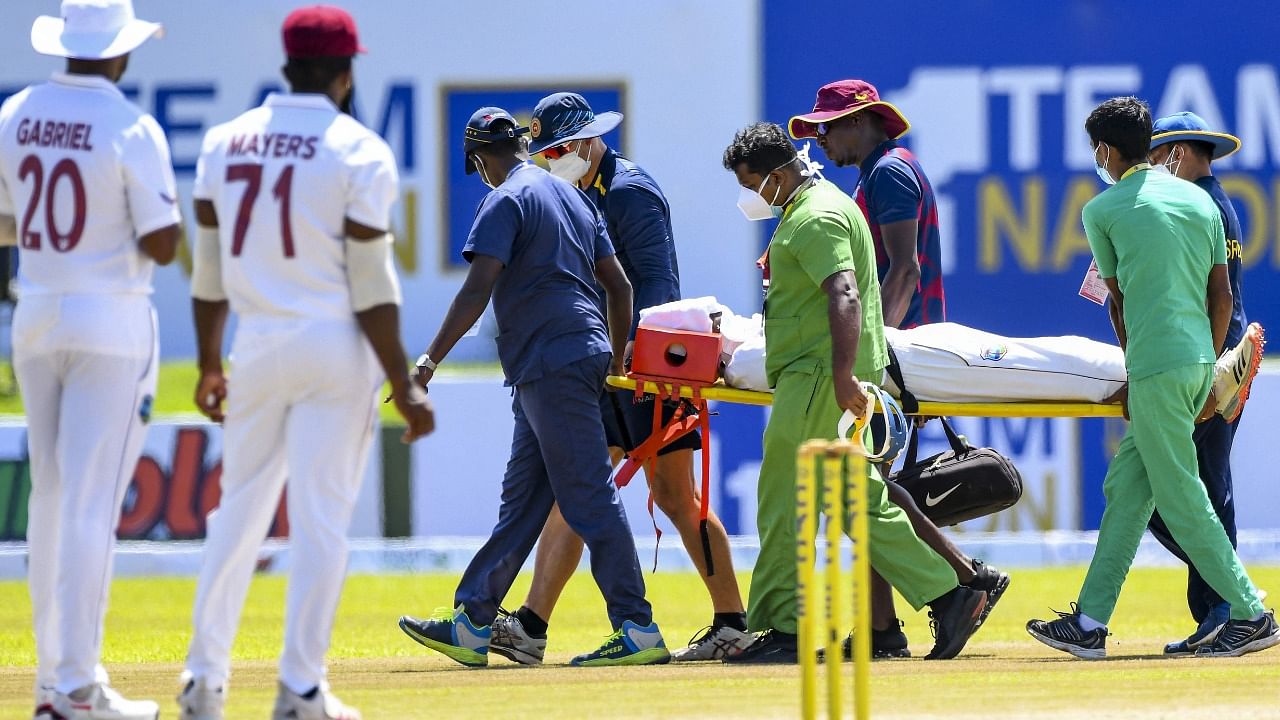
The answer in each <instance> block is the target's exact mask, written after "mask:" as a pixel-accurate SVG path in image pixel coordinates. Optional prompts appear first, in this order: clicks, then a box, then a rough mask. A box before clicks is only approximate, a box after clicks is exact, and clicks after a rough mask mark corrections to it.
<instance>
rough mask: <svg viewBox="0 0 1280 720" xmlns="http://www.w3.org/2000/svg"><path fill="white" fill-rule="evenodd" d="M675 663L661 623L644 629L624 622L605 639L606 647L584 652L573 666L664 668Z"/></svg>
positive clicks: (572, 663) (652, 624)
mask: <svg viewBox="0 0 1280 720" xmlns="http://www.w3.org/2000/svg"><path fill="white" fill-rule="evenodd" d="M669 662H671V653H670V652H667V645H666V643H664V642H662V632H661V631H660V630H658V624H657V623H652V622H651V623H649V624H648V625H647V626H645V627H641V626H639V625H637V624H635V623H633V622H631V621H630V620H624V621H623V623H622V627H620V628H618V629H617V630H616V631H615V632H614V633H613V634H612V635H610V636H609V637H607V638H605V641H604V644H603V645H601V646H600V647H599V648H597V649H596V650H595V651H594V652H589V653H584V654H582V655H579V656H577V657H575V658H574V659H573V661H572V662H571V663H570V664H571V665H575V666H578V667H604V666H609V665H664V664H666V663H669Z"/></svg>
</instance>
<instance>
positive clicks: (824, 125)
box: [818, 115, 855, 137]
mask: <svg viewBox="0 0 1280 720" xmlns="http://www.w3.org/2000/svg"><path fill="white" fill-rule="evenodd" d="M854 117H855V116H853V115H845V116H844V117H840V118H836V119H835V120H830V121H828V122H820V123H818V137H826V135H827V133H829V132H831V131H832V130H834V129H835V128H837V127H839V126H840V125H841V124H843V123H845V122H848V123H853V122H854Z"/></svg>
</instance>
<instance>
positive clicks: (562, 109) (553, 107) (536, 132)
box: [529, 92, 622, 155]
mask: <svg viewBox="0 0 1280 720" xmlns="http://www.w3.org/2000/svg"><path fill="white" fill-rule="evenodd" d="M620 122H622V113H620V112H612V111H611V112H603V113H600V114H599V115H597V114H595V113H594V112H592V111H591V106H590V105H588V104H587V99H586V98H584V97H582V96H581V95H579V94H578V93H569V92H561V93H555V94H554V95H548V96H546V97H544V98H542V100H540V101H539V102H538V106H537V107H535V108H534V109H533V120H531V121H530V122H529V131H530V133H531V134H532V136H533V142H532V143H531V144H530V145H529V152H531V153H533V154H534V155H537V154H538V153H540V152H542V151H543V150H546V149H547V148H549V147H555V146H556V145H563V144H565V143H567V142H570V141H573V140H585V139H587V138H593V137H600V136H601V135H604V134H605V133H607V132H609V131H610V130H612V129H614V128H616V127H618V123H620Z"/></svg>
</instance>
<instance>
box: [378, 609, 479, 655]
mask: <svg viewBox="0 0 1280 720" xmlns="http://www.w3.org/2000/svg"><path fill="white" fill-rule="evenodd" d="M400 629H401V630H403V631H404V634H405V635H408V636H409V637H411V638H413V639H414V640H416V641H418V642H419V643H421V644H423V645H426V646H427V647H429V648H431V649H432V650H435V651H436V652H438V653H441V654H443V655H446V656H448V657H449V658H452V659H453V660H456V661H458V662H460V663H462V664H463V665H466V666H467V667H484V666H486V665H488V664H489V637H490V635H491V632H492V631H491V630H490V628H489V626H488V625H484V626H482V627H476V626H475V625H473V624H472V623H471V618H469V617H467V612H466V610H465V609H463V607H462V606H461V605H459V606H458V607H457V608H455V609H453V610H450V609H449V608H439V609H437V610H436V613H435V615H432V616H431V618H430V619H428V620H419V619H417V618H413V617H409V616H408V615H403V616H401V618H400Z"/></svg>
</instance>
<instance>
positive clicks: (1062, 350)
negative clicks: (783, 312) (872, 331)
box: [641, 298, 1126, 403]
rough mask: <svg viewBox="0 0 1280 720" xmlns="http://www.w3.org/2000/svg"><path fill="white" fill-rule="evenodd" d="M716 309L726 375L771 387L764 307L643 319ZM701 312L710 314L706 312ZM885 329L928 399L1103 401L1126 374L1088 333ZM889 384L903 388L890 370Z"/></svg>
mask: <svg viewBox="0 0 1280 720" xmlns="http://www.w3.org/2000/svg"><path fill="white" fill-rule="evenodd" d="M710 312H720V313H722V317H721V327H722V329H723V331H724V333H725V335H726V345H727V349H730V350H732V353H733V355H732V358H731V360H730V362H729V364H728V366H727V367H726V368H725V372H724V378H725V383H726V384H727V385H729V386H731V387H736V388H740V389H743V390H758V391H761V392H769V391H770V390H771V388H769V386H768V383H767V382H766V380H765V346H764V329H763V325H762V323H761V322H760V317H759V315H756V316H753V317H752V318H750V319H747V318H743V317H741V316H736V315H734V314H733V313H732V312H731V311H729V309H728V308H726V307H725V306H723V305H720V304H719V303H718V302H716V301H715V298H696V299H693V300H686V301H680V302H679V303H668V304H666V305H660V306H657V307H654V308H648V309H646V310H642V311H641V318H642V320H641V324H645V325H650V326H654V327H673V328H676V329H685V330H701V329H703V327H704V323H705V327H706V328H707V329H709V328H710V326H711V324H710V319H709V317H707V315H708V314H709V313H710ZM700 314H701V315H702V317H706V318H707V319H706V320H702V319H701V318H699V317H698V316H699V315H700ZM731 328H732V330H730V329H731ZM730 334H732V335H733V337H732V339H730V337H729V335H730ZM885 337H886V339H887V340H888V342H889V345H890V346H891V347H892V348H893V350H894V353H895V355H896V356H897V359H898V363H899V366H900V367H901V368H902V374H903V381H904V382H905V383H906V385H907V387H908V388H909V389H910V390H911V392H912V393H914V394H915V396H916V398H917V399H918V400H922V401H926V402H954V403H963V402H993V403H994V402H1019V401H1066V402H1091V403H1100V402H1103V401H1104V400H1106V399H1107V398H1108V397H1110V396H1111V395H1112V394H1114V393H1115V392H1116V391H1117V390H1119V389H1120V387H1121V386H1122V385H1123V384H1124V383H1125V380H1126V374H1125V369H1124V353H1123V352H1122V351H1121V350H1120V348H1119V347H1116V346H1115V345H1108V344H1106V343H1100V342H1097V341H1096V340H1090V339H1088V338H1084V337H1076V336H1064V337H1041V338H1008V337H1003V336H1000V335H994V334H992V333H988V332H983V331H981V330H976V329H974V328H971V327H966V326H964V325H959V324H956V323H937V324H933V325H922V326H920V327H917V328H913V329H911V330H895V329H893V328H885ZM730 340H731V341H730ZM735 344H736V348H735V347H734V345H735ZM881 385H882V386H884V387H885V388H886V389H888V390H889V391H890V392H892V393H894V394H895V395H896V394H898V388H897V386H896V385H895V384H894V383H893V381H892V380H891V379H890V378H889V377H888V374H887V373H886V374H885V377H883V378H881Z"/></svg>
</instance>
